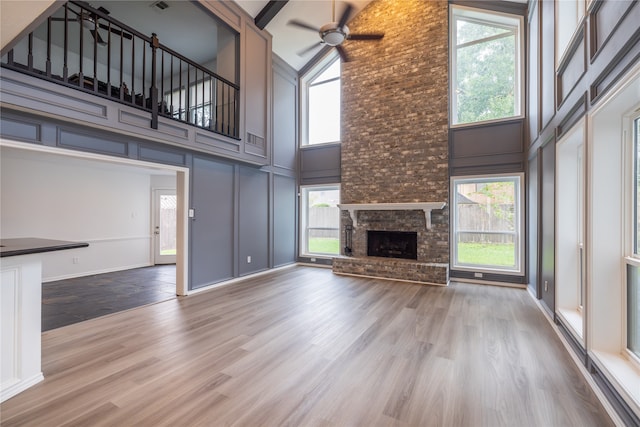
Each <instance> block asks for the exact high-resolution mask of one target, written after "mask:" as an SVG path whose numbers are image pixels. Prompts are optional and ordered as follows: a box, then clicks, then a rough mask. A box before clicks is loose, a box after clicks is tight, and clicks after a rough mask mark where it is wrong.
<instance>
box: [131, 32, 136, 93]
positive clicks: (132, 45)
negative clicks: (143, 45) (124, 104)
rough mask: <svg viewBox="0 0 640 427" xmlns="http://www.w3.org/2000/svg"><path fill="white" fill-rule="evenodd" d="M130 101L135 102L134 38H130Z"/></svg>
mask: <svg viewBox="0 0 640 427" xmlns="http://www.w3.org/2000/svg"><path fill="white" fill-rule="evenodd" d="M131 103H132V104H134V105H135V103H136V38H135V37H132V38H131Z"/></svg>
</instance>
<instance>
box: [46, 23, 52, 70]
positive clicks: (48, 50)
mask: <svg viewBox="0 0 640 427" xmlns="http://www.w3.org/2000/svg"><path fill="white" fill-rule="evenodd" d="M46 71H47V77H51V17H49V18H48V19H47V64H46Z"/></svg>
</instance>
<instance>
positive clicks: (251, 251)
mask: <svg viewBox="0 0 640 427" xmlns="http://www.w3.org/2000/svg"><path fill="white" fill-rule="evenodd" d="M238 189H239V195H238V200H239V206H238V215H237V218H238V254H239V257H238V275H239V276H244V275H247V274H250V273H256V272H258V271H262V270H266V269H267V268H269V174H267V173H265V172H261V171H260V170H258V169H254V168H249V167H246V166H240V167H238ZM249 257H251V259H250V261H249Z"/></svg>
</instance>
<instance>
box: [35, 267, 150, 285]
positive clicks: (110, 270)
mask: <svg viewBox="0 0 640 427" xmlns="http://www.w3.org/2000/svg"><path fill="white" fill-rule="evenodd" d="M152 266H153V264H151V263H144V264H134V265H127V266H121V267H112V268H105V269H102V270H93V271H84V272H82V273H74V274H64V275H62V276H55V277H47V278H46V279H45V278H43V279H42V283H49V282H57V281H58V280H67V279H75V278H77V277H86V276H95V275H96V274H106V273H115V272H117V271H125V270H133V269H135V268H144V267H152Z"/></svg>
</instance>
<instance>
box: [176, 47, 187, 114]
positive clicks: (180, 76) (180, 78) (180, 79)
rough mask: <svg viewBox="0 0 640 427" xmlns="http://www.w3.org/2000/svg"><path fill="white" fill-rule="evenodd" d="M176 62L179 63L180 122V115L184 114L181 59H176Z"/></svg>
mask: <svg viewBox="0 0 640 427" xmlns="http://www.w3.org/2000/svg"><path fill="white" fill-rule="evenodd" d="M178 60H179V61H180V62H178V73H179V74H178V76H179V81H178V85H179V86H178V119H180V120H182V115H183V114H184V111H182V59H180V58H178ZM185 95H186V93H185Z"/></svg>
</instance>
